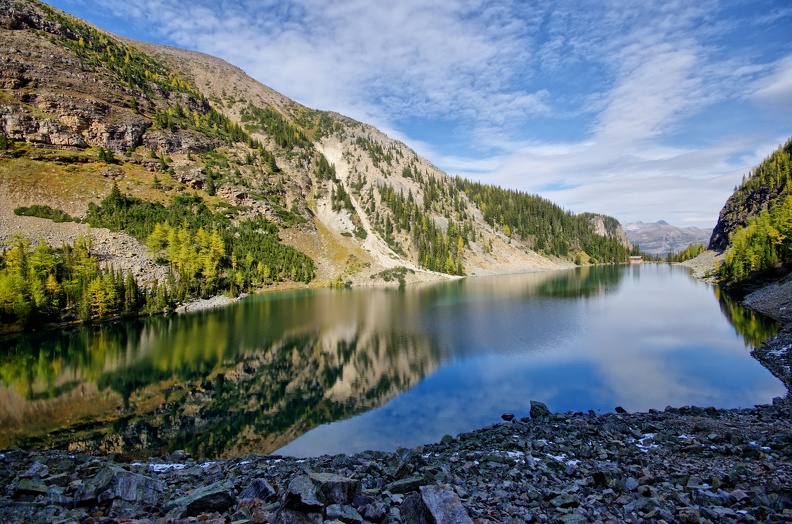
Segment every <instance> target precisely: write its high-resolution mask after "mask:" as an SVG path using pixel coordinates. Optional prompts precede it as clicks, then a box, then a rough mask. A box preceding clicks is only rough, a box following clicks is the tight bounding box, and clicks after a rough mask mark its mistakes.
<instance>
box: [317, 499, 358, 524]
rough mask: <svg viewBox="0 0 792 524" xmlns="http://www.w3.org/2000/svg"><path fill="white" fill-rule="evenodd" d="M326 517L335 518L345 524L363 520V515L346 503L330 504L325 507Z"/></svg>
mask: <svg viewBox="0 0 792 524" xmlns="http://www.w3.org/2000/svg"><path fill="white" fill-rule="evenodd" d="M325 514H326V516H327V518H328V519H336V520H340V521H341V522H345V523H346V524H359V523H362V522H363V517H362V516H361V515H360V513H358V512H357V510H356V509H355V508H353V507H352V506H347V505H346V504H330V505H329V506H327V508H326V509H325Z"/></svg>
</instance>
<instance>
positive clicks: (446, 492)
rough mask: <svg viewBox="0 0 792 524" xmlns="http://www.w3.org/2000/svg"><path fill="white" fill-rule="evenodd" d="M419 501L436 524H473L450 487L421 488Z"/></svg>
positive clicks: (433, 486) (432, 486)
mask: <svg viewBox="0 0 792 524" xmlns="http://www.w3.org/2000/svg"><path fill="white" fill-rule="evenodd" d="M421 501H422V502H423V504H424V507H426V510H427V511H428V512H429V514H430V515H431V516H432V519H433V522H435V523H436V524H468V523H469V524H473V520H472V519H471V518H470V515H468V512H467V510H466V509H465V507H464V506H463V505H462V501H461V500H459V496H457V494H456V493H454V490H452V489H451V487H450V486H445V485H431V486H421Z"/></svg>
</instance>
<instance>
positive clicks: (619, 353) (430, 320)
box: [0, 264, 785, 457]
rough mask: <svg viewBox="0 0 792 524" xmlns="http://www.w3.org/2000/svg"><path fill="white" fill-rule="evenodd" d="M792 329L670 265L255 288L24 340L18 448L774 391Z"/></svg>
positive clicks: (267, 441)
mask: <svg viewBox="0 0 792 524" xmlns="http://www.w3.org/2000/svg"><path fill="white" fill-rule="evenodd" d="M775 330H776V326H775V324H773V323H772V322H769V321H767V320H766V319H764V318H762V317H760V316H758V315H755V314H753V313H751V312H749V311H747V310H745V309H743V308H741V307H740V306H738V305H736V304H734V303H732V302H731V301H729V300H727V299H726V298H725V297H723V296H721V295H720V294H719V292H718V289H717V288H714V287H712V286H709V285H707V284H704V283H701V282H698V281H696V280H693V279H692V278H690V277H689V276H688V273H687V270H685V269H684V268H679V267H672V266H668V265H653V264H646V265H635V266H606V267H593V268H580V269H576V270H571V271H563V272H552V273H535V274H523V275H510V276H498V277H487V278H474V279H464V280H459V281H453V282H449V283H441V284H433V285H426V286H415V287H407V288H406V289H360V290H357V289H356V290H317V291H299V292H287V293H277V294H264V295H258V296H252V297H248V298H247V299H245V300H243V301H241V302H239V303H237V304H234V305H232V306H230V307H226V308H222V309H216V310H211V311H203V312H197V313H192V314H187V315H171V316H168V317H161V318H151V319H144V320H138V321H132V322H117V323H114V324H105V325H101V326H87V327H81V328H78V329H75V330H72V331H69V332H66V333H60V334H54V333H48V334H44V335H33V336H26V337H18V338H12V339H5V340H3V341H2V345H3V346H4V350H3V352H2V354H0V383H1V384H0V447H4V446H8V445H12V444H15V445H24V446H29V445H44V446H58V447H71V448H81V449H90V450H101V451H105V452H111V451H118V452H124V453H126V454H129V455H133V456H136V455H139V456H145V455H149V454H159V453H162V452H165V451H173V450H176V449H186V450H188V451H190V452H192V453H194V454H195V455H196V456H199V457H213V456H229V455H239V454H246V453H273V452H277V453H280V454H287V455H296V456H307V455H320V454H325V453H331V454H332V453H340V452H346V453H352V452H356V451H361V450H364V449H385V450H392V449H395V448H396V447H397V446H414V445H417V444H422V443H428V442H436V441H438V440H439V439H440V438H442V436H443V435H445V434H451V435H456V434H458V433H460V432H464V431H468V430H471V429H475V428H478V427H482V426H486V425H489V424H492V423H495V422H498V421H499V420H500V415H501V414H502V413H504V412H512V413H515V414H516V415H517V416H518V417H520V416H527V414H528V410H529V408H530V401H531V400H539V401H542V402H544V403H546V404H547V405H548V407H550V409H551V410H553V411H558V412H565V411H567V410H579V411H587V410H590V409H593V410H595V411H600V412H602V411H612V410H613V409H614V408H615V407H616V406H623V407H624V408H625V409H627V410H628V411H634V410H647V409H649V408H656V409H663V408H664V407H666V406H668V405H671V406H677V407H678V406H683V405H698V406H716V407H725V408H729V407H747V406H752V405H754V404H760V403H768V402H770V401H771V399H772V398H773V397H775V396H779V395H783V394H784V392H785V391H784V387H783V385H782V384H781V382H780V381H778V380H777V379H776V378H774V377H773V376H772V375H771V374H770V373H769V372H768V371H767V370H766V369H765V368H764V367H762V366H761V365H760V364H759V363H758V362H756V361H755V360H754V359H752V358H751V357H750V355H749V350H750V348H751V347H753V346H755V345H759V344H760V343H761V342H762V341H763V340H764V339H765V338H766V337H767V336H769V335H771V334H773V333H774V332H775Z"/></svg>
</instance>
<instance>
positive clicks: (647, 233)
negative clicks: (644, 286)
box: [624, 220, 712, 256]
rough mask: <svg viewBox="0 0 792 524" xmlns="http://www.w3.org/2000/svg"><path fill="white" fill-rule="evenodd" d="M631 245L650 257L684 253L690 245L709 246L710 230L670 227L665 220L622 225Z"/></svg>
mask: <svg viewBox="0 0 792 524" xmlns="http://www.w3.org/2000/svg"><path fill="white" fill-rule="evenodd" d="M624 231H625V233H626V234H627V238H628V239H629V240H630V243H631V244H638V245H639V246H640V248H641V251H642V252H644V253H649V254H651V255H661V256H664V255H667V254H669V253H679V252H681V251H684V250H685V249H686V248H687V247H688V246H690V245H691V244H705V245H706V244H709V240H710V236H711V235H712V230H711V229H702V228H699V227H685V228H682V227H677V226H672V225H671V224H669V223H668V222H666V221H665V220H659V221H657V222H632V223H630V224H625V225H624Z"/></svg>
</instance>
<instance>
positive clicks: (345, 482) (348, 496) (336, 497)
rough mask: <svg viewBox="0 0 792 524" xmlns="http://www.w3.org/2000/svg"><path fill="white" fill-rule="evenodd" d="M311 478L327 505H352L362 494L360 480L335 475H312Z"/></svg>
mask: <svg viewBox="0 0 792 524" xmlns="http://www.w3.org/2000/svg"><path fill="white" fill-rule="evenodd" d="M309 477H310V479H311V481H313V483H314V484H315V485H316V487H317V488H318V490H319V492H320V493H321V494H322V497H323V500H324V502H326V503H327V504H351V503H352V500H354V498H355V495H358V494H359V493H360V481H359V480H355V479H350V478H347V477H342V476H341V475H335V474H333V473H311V474H309Z"/></svg>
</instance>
